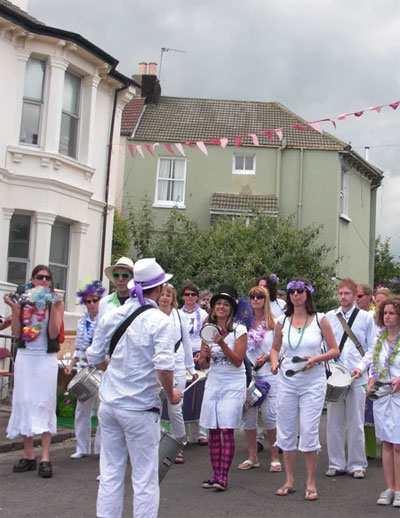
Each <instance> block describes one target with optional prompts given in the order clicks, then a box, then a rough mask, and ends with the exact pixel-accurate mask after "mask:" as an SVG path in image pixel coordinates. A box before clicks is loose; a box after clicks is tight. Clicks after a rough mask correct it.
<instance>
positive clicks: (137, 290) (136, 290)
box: [129, 271, 165, 306]
mask: <svg viewBox="0 0 400 518" xmlns="http://www.w3.org/2000/svg"><path fill="white" fill-rule="evenodd" d="M164 279H165V272H164V271H163V272H162V273H160V275H157V277H154V279H150V280H149V281H143V282H139V281H135V280H133V282H134V283H135V286H134V287H133V288H132V289H131V291H130V292H129V296H130V297H134V296H135V295H136V297H137V298H138V299H139V302H140V305H141V306H144V305H145V303H146V302H145V300H144V297H143V288H147V287H150V286H153V285H154V284H155V285H158V284H161V283H162V281H163V280H164Z"/></svg>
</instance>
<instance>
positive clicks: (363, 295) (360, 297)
mask: <svg viewBox="0 0 400 518" xmlns="http://www.w3.org/2000/svg"><path fill="white" fill-rule="evenodd" d="M365 295H366V293H363V294H360V295H357V296H356V297H357V299H362V298H363V297H365Z"/></svg>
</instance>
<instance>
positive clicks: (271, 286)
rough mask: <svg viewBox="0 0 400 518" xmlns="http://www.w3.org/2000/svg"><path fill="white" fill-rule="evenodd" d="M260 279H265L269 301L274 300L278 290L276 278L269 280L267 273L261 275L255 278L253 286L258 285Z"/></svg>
mask: <svg viewBox="0 0 400 518" xmlns="http://www.w3.org/2000/svg"><path fill="white" fill-rule="evenodd" d="M260 281H265V282H266V283H267V290H268V295H269V300H270V301H271V302H274V301H275V300H276V295H277V291H278V283H277V282H276V280H275V281H274V280H271V279H270V277H269V275H263V276H262V277H259V278H258V279H257V280H256V283H255V286H258V285H259V282H260Z"/></svg>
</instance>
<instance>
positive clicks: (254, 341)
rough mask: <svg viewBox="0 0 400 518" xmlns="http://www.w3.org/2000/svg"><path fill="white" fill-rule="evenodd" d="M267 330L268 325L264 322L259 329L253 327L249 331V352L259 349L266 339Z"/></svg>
mask: <svg viewBox="0 0 400 518" xmlns="http://www.w3.org/2000/svg"><path fill="white" fill-rule="evenodd" d="M266 330H267V323H266V322H265V320H262V321H261V322H260V324H259V325H258V326H257V327H252V328H251V329H250V331H249V338H248V342H247V350H248V351H249V352H251V351H254V350H255V349H257V347H259V346H260V345H261V344H262V342H263V340H264V337H265V332H266Z"/></svg>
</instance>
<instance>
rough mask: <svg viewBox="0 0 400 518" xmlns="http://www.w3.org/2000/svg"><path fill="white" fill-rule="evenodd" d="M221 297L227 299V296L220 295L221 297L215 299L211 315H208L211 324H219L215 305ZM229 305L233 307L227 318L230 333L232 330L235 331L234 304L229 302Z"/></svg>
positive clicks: (227, 327)
mask: <svg viewBox="0 0 400 518" xmlns="http://www.w3.org/2000/svg"><path fill="white" fill-rule="evenodd" d="M221 299H222V300H227V299H226V298H225V297H220V298H219V299H215V300H214V304H213V305H212V306H211V311H210V316H209V317H208V321H209V322H210V323H211V324H215V325H217V317H216V316H215V311H214V307H215V304H216V302H218V301H219V300H221ZM228 302H229V300H228ZM229 305H230V307H231V312H230V313H229V316H228V318H227V319H226V330H227V331H228V332H229V333H230V332H231V331H233V306H232V304H229Z"/></svg>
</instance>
